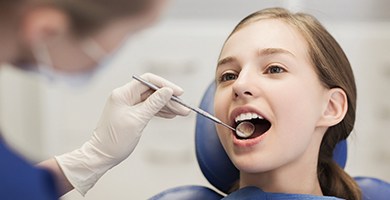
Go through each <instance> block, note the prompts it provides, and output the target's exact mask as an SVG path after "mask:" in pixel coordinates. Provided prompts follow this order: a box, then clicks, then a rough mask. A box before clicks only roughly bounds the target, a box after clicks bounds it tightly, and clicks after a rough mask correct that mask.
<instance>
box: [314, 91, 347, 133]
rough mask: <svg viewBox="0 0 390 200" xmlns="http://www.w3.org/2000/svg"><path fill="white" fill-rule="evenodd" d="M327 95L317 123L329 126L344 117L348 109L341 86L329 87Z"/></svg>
mask: <svg viewBox="0 0 390 200" xmlns="http://www.w3.org/2000/svg"><path fill="white" fill-rule="evenodd" d="M327 96H328V99H327V103H326V106H325V109H324V111H323V113H322V117H321V119H320V120H319V124H318V125H319V126H326V127H330V126H334V125H336V124H338V123H339V122H340V121H342V120H343V119H344V116H345V114H346V113H347V110H348V99H347V95H346V94H345V92H344V90H342V89H341V88H332V89H330V90H329V91H328V95H327Z"/></svg>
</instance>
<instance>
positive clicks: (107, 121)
mask: <svg viewBox="0 0 390 200" xmlns="http://www.w3.org/2000/svg"><path fill="white" fill-rule="evenodd" d="M141 77H142V78H143V79H145V80H148V81H150V82H152V83H154V84H155V85H157V86H160V87H162V88H161V89H159V90H157V91H153V90H151V89H150V88H149V87H147V86H145V85H144V84H142V83H140V82H139V81H137V80H133V81H131V82H130V83H128V84H126V85H124V86H122V87H120V88H117V89H115V90H114V91H113V92H112V94H111V96H110V97H109V98H108V100H107V102H106V106H105V108H104V111H103V114H102V116H101V119H100V121H99V123H98V125H97V128H96V129H95V131H94V133H93V135H92V138H91V139H90V140H89V141H88V142H86V143H85V144H84V145H83V146H82V147H81V148H80V149H77V150H75V151H72V152H70V153H66V154H63V155H60V156H56V157H55V158H56V160H57V162H58V164H59V166H60V168H61V169H62V171H63V172H64V174H65V176H66V177H67V179H68V180H69V182H70V183H71V184H72V185H73V186H74V187H75V189H76V190H78V191H79V192H80V193H81V194H82V195H85V194H86V192H87V191H88V190H89V189H90V188H91V187H92V186H93V185H94V184H95V183H96V182H97V181H98V179H99V178H100V177H101V176H102V175H103V174H104V173H105V172H106V171H107V170H109V169H111V168H112V167H114V166H115V165H117V164H119V163H120V162H121V161H123V160H124V159H125V158H127V157H128V156H129V155H130V154H131V152H133V150H134V148H135V146H136V145H137V143H138V141H139V139H140V137H141V135H142V134H141V133H142V130H143V129H144V128H145V126H146V125H147V123H148V122H149V121H150V120H151V119H152V117H153V116H155V115H158V116H160V117H164V118H172V117H174V116H176V115H182V116H185V115H188V114H189V112H190V110H189V109H187V108H185V107H183V106H181V105H179V104H177V103H175V102H173V101H170V98H171V96H172V95H176V96H179V95H181V94H182V93H183V90H182V89H181V88H180V87H178V86H176V85H175V84H173V83H171V82H169V81H167V80H165V79H163V78H161V77H158V76H156V75H153V74H150V73H148V74H144V75H142V76H141ZM153 92H154V93H153ZM149 95H150V96H149Z"/></svg>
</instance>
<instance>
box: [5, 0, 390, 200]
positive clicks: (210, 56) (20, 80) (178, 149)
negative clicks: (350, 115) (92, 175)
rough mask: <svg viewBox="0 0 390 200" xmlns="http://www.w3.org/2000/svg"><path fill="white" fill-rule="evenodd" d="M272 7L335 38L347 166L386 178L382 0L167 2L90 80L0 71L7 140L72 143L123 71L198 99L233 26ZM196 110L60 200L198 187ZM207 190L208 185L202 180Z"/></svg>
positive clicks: (30, 150)
mask: <svg viewBox="0 0 390 200" xmlns="http://www.w3.org/2000/svg"><path fill="white" fill-rule="evenodd" d="M271 6H281V7H285V8H288V9H291V10H293V11H305V12H308V13H311V14H313V15H314V16H316V17H317V18H318V19H319V20H320V21H321V22H322V23H323V24H324V25H325V27H327V29H328V30H329V31H330V32H331V34H333V36H334V37H335V38H336V39H337V40H338V41H339V43H340V44H341V46H342V47H343V49H344V50H345V52H346V54H347V56H348V57H349V59H350V62H351V63H352V66H353V69H354V72H355V77H356V82H357V86H358V110H357V121H356V126H355V130H354V131H353V134H352V137H350V138H349V141H348V142H349V147H348V148H349V153H348V161H347V167H346V170H347V172H348V173H350V174H351V175H352V176H372V177H377V178H380V179H383V180H386V181H390V171H389V167H390V145H389V140H390V132H389V130H390V56H389V55H390V12H388V8H389V7H390V1H388V0H376V1H370V0H344V1H338V0H328V1H309V0H304V1H298V0H292V1H286V0H283V1H282V0H280V1H276V0H273V1H270V0H264V1H260V0H241V1H235V0H213V1H197V0H176V1H171V2H170V5H169V6H168V9H167V10H166V12H165V14H164V15H163V17H162V18H161V20H160V21H159V22H158V23H156V24H155V25H154V26H153V27H151V28H149V29H147V30H145V31H143V32H141V33H139V34H137V35H136V36H133V37H131V38H130V39H129V40H128V41H126V43H125V44H124V45H123V47H122V48H121V49H120V51H119V53H118V54H117V55H115V56H114V57H112V59H110V60H108V61H107V62H106V65H109V67H107V68H105V69H103V70H102V71H100V72H99V73H98V74H97V75H96V76H95V77H93V79H92V81H91V83H90V84H88V85H85V86H83V87H80V88H73V87H69V86H67V85H64V84H63V83H61V82H51V81H50V80H46V79H43V78H42V77H39V76H36V75H33V74H25V73H23V72H20V71H17V70H15V69H12V68H9V67H3V68H1V70H0V111H1V112H0V126H1V127H2V130H3V133H5V134H6V135H5V138H6V140H7V142H9V143H11V145H13V146H14V147H15V148H16V149H17V151H19V152H20V153H21V154H23V155H24V156H26V157H27V158H28V159H30V160H31V161H32V162H38V161H41V160H44V159H47V158H49V157H52V156H53V155H58V154H61V153H64V152H67V151H70V150H73V149H75V148H78V147H79V146H80V145H81V144H83V143H84V142H85V141H86V140H88V139H89V138H90V136H91V134H92V131H93V129H94V128H95V125H96V123H97V121H98V119H99V117H100V114H101V112H102V109H103V106H104V103H105V100H106V98H107V97H108V95H109V94H110V92H111V90H112V89H114V88H116V87H119V86H121V85H123V84H125V83H126V82H128V81H130V80H131V75H133V74H138V75H140V74H142V73H145V72H152V73H155V74H158V75H160V76H162V77H164V78H166V79H168V80H171V81H172V82H174V83H176V84H178V85H180V86H181V87H182V88H184V90H185V94H184V95H183V97H182V98H183V99H184V100H185V101H186V102H188V103H190V104H192V105H198V104H199V103H200V100H201V98H202V95H203V92H204V91H205V89H206V88H207V86H208V84H209V83H210V82H211V81H213V77H214V70H215V66H216V60H217V57H218V54H219V52H220V49H221V47H222V44H223V42H224V40H225V39H226V37H227V35H228V34H229V33H230V31H231V30H232V29H233V27H234V26H235V25H236V24H237V23H238V22H239V21H240V20H241V19H242V18H244V17H245V16H247V15H248V14H250V13H252V12H254V11H256V10H259V9H262V8H265V7H271ZM194 130H195V114H191V115H190V116H189V117H185V118H184V117H178V118H175V119H173V120H164V119H158V118H155V119H153V120H152V122H151V123H150V124H149V126H148V127H147V128H146V129H145V131H144V135H143V137H142V139H141V141H140V143H139V145H138V146H137V148H136V150H135V151H134V153H133V154H132V155H131V156H130V157H129V158H128V159H127V160H125V161H124V162H123V163H121V164H120V165H119V166H117V167H116V168H114V169H113V170H111V171H109V172H108V173H107V174H106V175H105V176H103V178H102V179H101V180H100V181H99V182H98V183H97V185H96V186H95V187H94V188H93V189H92V190H91V191H90V192H89V193H88V194H87V196H86V197H81V196H80V195H79V194H78V193H77V192H71V193H69V194H67V195H65V196H64V197H63V198H62V199H63V200H70V199H72V200H78V199H89V200H92V199H93V200H106V199H147V198H148V197H151V196H153V195H155V194H157V193H159V192H161V191H163V190H165V189H168V188H172V187H175V186H179V185H205V186H209V183H208V182H207V180H206V179H205V178H204V177H203V175H202V174H201V171H200V169H199V167H198V164H197V162H196V158H195V149H194ZM210 187H211V186H210Z"/></svg>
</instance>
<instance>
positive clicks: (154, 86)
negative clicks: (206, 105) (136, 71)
mask: <svg viewBox="0 0 390 200" xmlns="http://www.w3.org/2000/svg"><path fill="white" fill-rule="evenodd" d="M133 78H134V79H135V80H137V81H139V82H141V83H143V84H145V85H146V86H148V87H150V88H152V89H153V90H158V89H160V88H159V87H157V86H156V85H154V84H153V83H150V82H148V81H146V80H144V79H142V78H141V77H139V76H136V75H133ZM171 100H172V101H175V102H177V103H179V104H180V105H182V106H184V107H186V108H188V109H190V110H193V111H195V112H196V113H198V114H200V115H202V116H204V117H206V118H208V119H210V120H212V121H214V122H215V123H217V124H221V125H223V126H225V127H227V128H229V129H231V130H232V131H235V132H236V131H237V130H236V129H235V128H233V127H231V126H229V125H227V124H225V123H223V122H222V121H221V120H219V119H218V118H216V117H214V116H213V115H211V114H210V113H208V112H206V111H204V110H202V109H200V108H197V107H193V106H190V105H188V104H186V103H184V102H183V101H182V100H181V99H180V98H179V97H177V96H174V95H173V96H172V97H171Z"/></svg>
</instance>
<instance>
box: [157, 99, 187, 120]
mask: <svg viewBox="0 0 390 200" xmlns="http://www.w3.org/2000/svg"><path fill="white" fill-rule="evenodd" d="M190 111H191V110H190V109H189V108H187V107H184V106H182V105H180V104H179V103H177V102H175V101H169V102H168V103H167V105H166V106H164V108H162V109H161V111H160V112H159V113H158V114H163V113H172V114H174V115H180V116H187V115H188V114H190ZM158 116H160V117H165V116H163V115H158Z"/></svg>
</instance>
